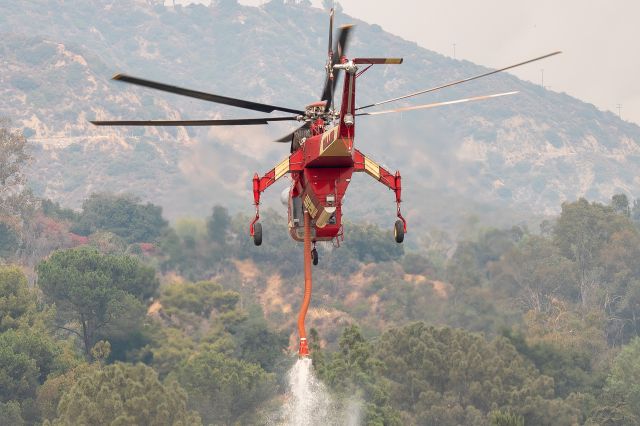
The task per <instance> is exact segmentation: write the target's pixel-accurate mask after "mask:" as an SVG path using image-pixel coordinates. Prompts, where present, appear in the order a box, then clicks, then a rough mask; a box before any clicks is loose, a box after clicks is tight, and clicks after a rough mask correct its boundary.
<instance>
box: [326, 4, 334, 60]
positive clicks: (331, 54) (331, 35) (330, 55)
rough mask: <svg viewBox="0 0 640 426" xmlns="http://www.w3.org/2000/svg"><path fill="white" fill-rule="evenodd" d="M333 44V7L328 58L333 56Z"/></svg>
mask: <svg viewBox="0 0 640 426" xmlns="http://www.w3.org/2000/svg"><path fill="white" fill-rule="evenodd" d="M332 45H333V8H331V12H329V47H327V59H329V58H331V57H333V53H332V51H331V46H332Z"/></svg>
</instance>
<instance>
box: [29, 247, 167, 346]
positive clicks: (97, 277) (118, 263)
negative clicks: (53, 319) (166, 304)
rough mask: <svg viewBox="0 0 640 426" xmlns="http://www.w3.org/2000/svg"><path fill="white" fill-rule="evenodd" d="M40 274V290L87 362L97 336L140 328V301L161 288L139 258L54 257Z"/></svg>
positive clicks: (80, 251) (72, 253)
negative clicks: (116, 328)
mask: <svg viewBox="0 0 640 426" xmlns="http://www.w3.org/2000/svg"><path fill="white" fill-rule="evenodd" d="M37 271H38V283H39V285H40V288H41V289H42V291H43V293H44V294H45V296H46V297H47V298H48V300H50V301H52V302H55V303H56V306H57V308H58V313H59V314H60V315H59V317H60V318H59V319H60V320H61V322H62V325H60V328H62V329H65V330H67V331H69V332H72V333H74V334H76V335H78V336H79V337H80V338H81V339H82V343H83V347H84V352H85V355H86V356H87V358H91V355H90V349H91V348H92V347H93V345H94V344H95V343H96V341H97V340H98V337H101V336H99V335H98V333H99V332H102V331H105V330H107V331H108V327H112V326H113V325H114V324H120V325H121V327H127V326H131V325H135V324H139V323H140V319H141V316H142V315H143V314H144V310H143V309H142V308H143V305H142V301H143V300H145V299H146V298H149V297H150V296H152V295H153V294H154V293H155V291H156V289H157V288H158V285H159V283H158V279H157V278H156V276H155V272H154V270H153V269H152V268H149V267H146V266H143V265H142V264H140V261H139V260H137V259H136V258H134V257H130V256H118V255H103V254H100V253H99V252H98V251H97V250H95V249H93V248H88V247H82V248H76V249H70V250H64V251H56V252H54V253H53V254H52V255H51V257H50V258H49V259H47V260H45V261H43V262H41V263H40V264H39V265H38V267H37ZM116 320H117V321H118V322H117V323H116ZM69 322H70V324H68V323H69Z"/></svg>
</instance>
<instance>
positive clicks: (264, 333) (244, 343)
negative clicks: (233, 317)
mask: <svg viewBox="0 0 640 426" xmlns="http://www.w3.org/2000/svg"><path fill="white" fill-rule="evenodd" d="M230 331H231V333H232V334H233V337H234V340H235V342H236V349H235V351H234V355H235V356H236V357H238V358H239V359H242V360H244V361H247V362H250V363H253V364H258V365H260V367H262V368H263V369H264V370H265V371H269V372H273V371H275V370H276V366H277V364H278V363H279V362H280V361H282V358H283V356H284V353H285V349H286V348H287V346H288V344H289V336H288V335H287V333H285V332H284V331H280V332H277V331H273V330H272V329H271V328H270V327H269V324H268V323H267V322H266V321H265V319H264V316H263V313H262V310H260V309H259V307H254V308H253V309H251V310H250V313H249V317H248V318H247V320H246V321H243V322H241V323H239V324H238V325H235V326H232V327H231V328H230Z"/></svg>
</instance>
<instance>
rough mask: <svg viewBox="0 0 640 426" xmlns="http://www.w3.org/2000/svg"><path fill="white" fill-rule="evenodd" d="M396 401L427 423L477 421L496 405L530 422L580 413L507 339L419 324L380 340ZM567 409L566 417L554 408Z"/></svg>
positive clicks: (380, 352) (379, 352) (546, 421)
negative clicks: (559, 397) (556, 395)
mask: <svg viewBox="0 0 640 426" xmlns="http://www.w3.org/2000/svg"><path fill="white" fill-rule="evenodd" d="M376 349H377V351H376V352H377V356H378V357H379V359H380V360H381V361H382V362H383V368H382V371H383V374H384V375H385V377H386V378H388V379H389V380H390V381H391V383H392V385H391V386H392V388H391V389H392V392H391V397H392V401H393V405H394V406H396V407H398V408H400V409H402V410H404V411H406V412H407V413H409V414H410V415H411V416H412V417H413V418H415V419H421V421H422V422H425V423H426V424H440V425H449V424H451V425H455V424H458V423H464V424H473V423H477V424H480V423H478V422H481V420H482V418H483V417H484V416H486V415H488V414H489V413H490V412H491V411H493V410H495V409H507V410H512V411H513V412H514V413H517V414H519V415H522V416H524V417H525V420H526V422H527V423H530V424H571V421H573V420H575V419H576V418H577V417H576V416H577V413H576V410H575V409H572V408H571V407H570V406H569V405H567V404H566V403H564V402H562V401H561V400H554V399H553V398H554V392H553V380H552V379H551V378H549V377H547V376H541V375H539V374H538V373H537V371H536V370H535V369H534V368H533V366H532V365H531V364H529V363H528V362H527V361H526V360H524V359H523V358H522V357H521V356H520V355H519V354H518V353H517V351H516V349H515V348H514V347H513V346H512V345H511V344H509V343H508V342H507V341H506V340H505V339H503V338H497V339H495V340H493V341H486V340H485V339H484V338H483V337H482V336H480V335H477V334H472V333H469V332H466V331H463V330H455V329H450V328H435V327H429V326H427V325H425V324H424V323H416V324H412V325H409V326H406V327H403V328H401V329H394V330H390V331H388V332H387V333H385V334H383V335H382V337H381V338H380V341H379V343H378V344H377V345H376ZM558 410H564V414H563V416H562V418H554V417H553V416H552V415H551V414H550V413H551V412H556V411H558Z"/></svg>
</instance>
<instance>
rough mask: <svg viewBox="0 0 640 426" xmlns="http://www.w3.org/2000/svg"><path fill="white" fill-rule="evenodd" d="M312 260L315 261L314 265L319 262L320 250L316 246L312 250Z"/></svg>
mask: <svg viewBox="0 0 640 426" xmlns="http://www.w3.org/2000/svg"><path fill="white" fill-rule="evenodd" d="M311 260H312V261H313V264H314V265H317V264H318V250H316V248H315V247H314V248H313V250H311Z"/></svg>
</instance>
